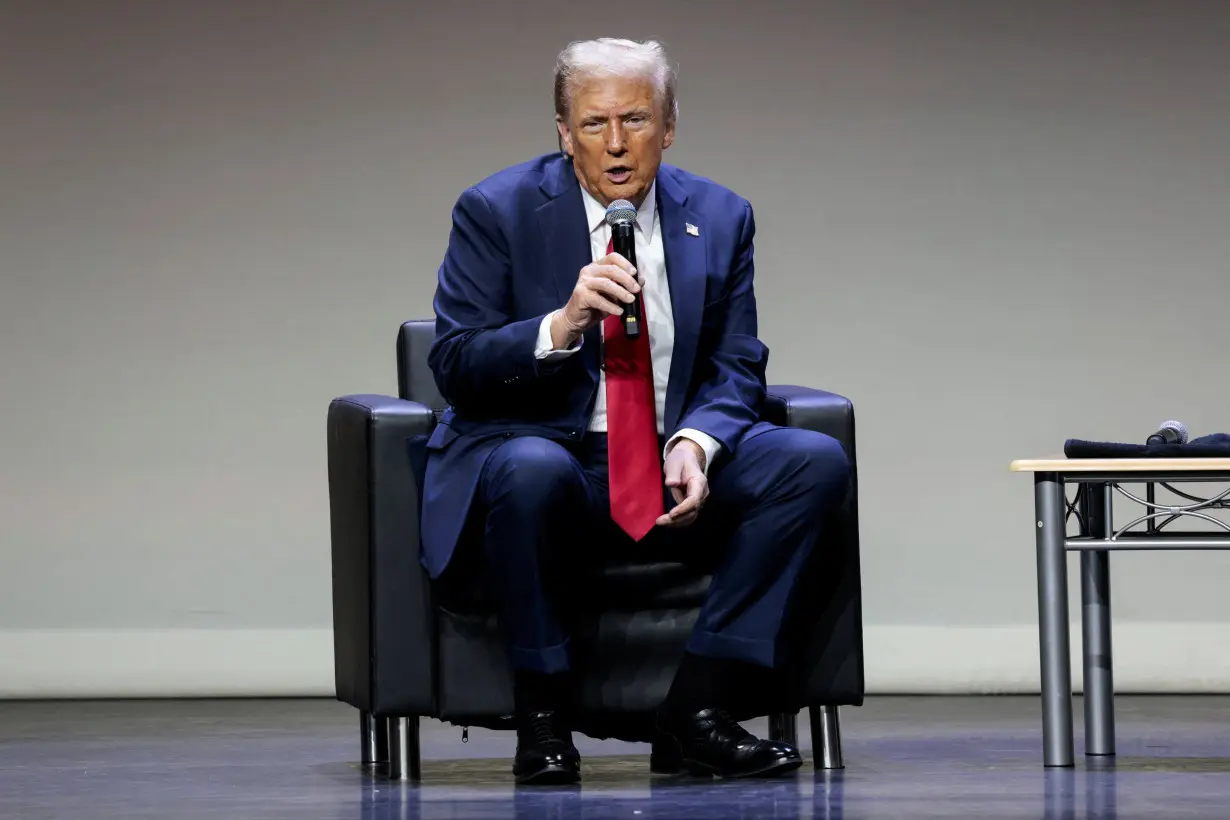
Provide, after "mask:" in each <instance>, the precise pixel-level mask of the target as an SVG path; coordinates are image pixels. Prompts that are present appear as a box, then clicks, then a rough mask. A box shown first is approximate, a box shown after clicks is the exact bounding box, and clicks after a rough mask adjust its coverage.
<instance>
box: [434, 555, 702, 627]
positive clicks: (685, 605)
mask: <svg viewBox="0 0 1230 820" xmlns="http://www.w3.org/2000/svg"><path fill="white" fill-rule="evenodd" d="M578 546H579V547H580V546H583V545H578ZM451 569H452V568H451V567H450V570H451ZM579 572H580V577H579V578H578V580H577V581H576V582H575V585H574V584H573V583H572V582H569V585H570V586H573V591H574V593H575V595H576V603H577V608H578V610H579V612H580V613H581V614H582V615H584V614H586V613H590V614H597V613H602V612H607V611H612V612H638V611H641V610H654V609H689V608H695V607H699V606H700V605H701V604H702V603H703V602H704V600H705V593H706V591H708V589H709V583H710V580H711V578H712V576H711V575H710V574H709V572H708V571H707V569H705V568H703V567H697V566H692V565H689V564H687V563H684V562H682V561H669V560H651V559H642V560H636V559H631V560H629V559H627V558H623V557H621V556H614V557H612V558H611V559H610V560H608V561H606V562H603V563H595V564H588V565H584V566H582V567H580V568H579ZM437 588H438V591H439V597H438V600H439V601H440V603H441V605H442V606H443V607H444V608H445V609H447V610H449V611H451V612H454V613H456V614H459V615H480V616H487V615H492V614H494V613H495V607H494V606H493V604H492V602H491V601H490V600H489V595H488V592H487V590H486V588H485V585H484V584H482V583H481V582H480V581H479V579H478V578H477V577H476V573H475V571H474V570H473V569H472V568H468V569H467V570H466V572H465V574H464V577H463V578H457V577H456V576H452V577H450V576H447V575H446V576H445V577H444V578H442V579H441V583H440V584H439V586H438V587H437Z"/></svg>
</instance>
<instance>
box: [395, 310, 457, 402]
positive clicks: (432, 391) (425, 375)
mask: <svg viewBox="0 0 1230 820" xmlns="http://www.w3.org/2000/svg"><path fill="white" fill-rule="evenodd" d="M435 335H436V323H435V322H434V321H431V320H426V319H419V320H415V321H411V322H406V323H405V324H403V325H402V326H401V330H400V331H399V332H398V334H397V395H398V396H399V397H400V398H403V399H407V400H409V401H417V402H418V403H419V404H425V405H427V406H428V407H430V408H431V409H432V410H443V409H444V408H445V406H446V405H447V402H446V401H444V397H443V396H441V395H440V390H439V389H438V388H437V387H436V378H435V376H434V375H432V372H431V368H430V367H428V366H427V351H428V350H430V349H431V342H432V340H433V339H434V338H435Z"/></svg>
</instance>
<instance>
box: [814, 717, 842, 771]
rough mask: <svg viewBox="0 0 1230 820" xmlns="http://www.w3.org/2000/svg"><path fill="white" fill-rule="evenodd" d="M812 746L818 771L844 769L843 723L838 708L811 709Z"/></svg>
mask: <svg viewBox="0 0 1230 820" xmlns="http://www.w3.org/2000/svg"><path fill="white" fill-rule="evenodd" d="M811 746H812V754H813V755H814V756H815V758H816V764H815V765H816V768H817V769H844V768H845V763H843V762H842V759H841V723H840V721H839V720H838V717H837V707H836V706H813V707H811Z"/></svg>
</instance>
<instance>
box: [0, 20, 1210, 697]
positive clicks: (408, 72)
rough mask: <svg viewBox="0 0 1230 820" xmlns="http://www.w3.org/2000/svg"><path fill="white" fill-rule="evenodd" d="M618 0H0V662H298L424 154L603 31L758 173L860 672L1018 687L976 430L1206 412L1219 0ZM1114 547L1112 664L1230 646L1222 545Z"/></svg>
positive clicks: (256, 684)
mask: <svg viewBox="0 0 1230 820" xmlns="http://www.w3.org/2000/svg"><path fill="white" fill-rule="evenodd" d="M619 9H620V11H619V13H618V14H614V13H612V14H603V13H602V12H601V10H600V7H599V6H594V5H593V4H589V5H586V4H583V3H576V2H571V1H570V0H564V1H563V2H550V3H541V2H536V3H530V4H514V3H492V2H488V3H483V4H471V3H465V2H454V3H409V2H407V3H367V2H354V0H346V1H345V2H342V0H335V1H334V2H313V3H307V2H289V1H288V2H274V1H273V0H211V2H184V1H180V2H155V0H148V2H136V0H131V1H128V2H120V1H118V0H114V1H113V2H107V3H98V2H89V1H88V0H61V1H60V2H54V1H53V0H39V1H36V0H30V1H29V2H12V1H11V0H10V2H5V3H3V4H2V5H0V54H3V55H4V70H3V71H2V72H0V190H2V192H3V195H2V196H0V273H2V276H3V290H2V292H0V384H2V385H3V393H2V395H3V402H2V405H0V406H2V407H3V414H2V419H3V423H0V658H2V659H3V660H2V661H0V666H2V667H3V673H0V694H3V695H16V696H24V695H89V694H96V695H115V694H129V695H139V694H168V695H170V694H210V693H248V694H277V693H321V694H329V693H331V692H332V665H331V643H330V641H331V633H330V605H329V595H330V577H329V553H328V511H327V503H326V479H325V435H324V417H325V409H326V406H327V403H328V401H329V399H330V398H331V397H333V396H334V395H337V394H341V393H347V392H356V391H363V392H367V391H373V392H396V382H395V374H394V370H393V361H394V360H393V339H394V334H395V331H396V328H397V326H398V323H399V322H400V321H402V320H403V319H407V318H411V317H422V316H425V315H428V314H429V312H430V300H431V295H432V290H433V287H434V278H435V271H436V267H437V265H438V264H439V260H440V258H441V255H442V253H443V251H444V247H445V243H446V240H447V232H448V228H449V210H450V207H451V205H452V202H453V200H454V198H455V197H456V196H457V194H458V193H459V192H460V191H461V190H462V189H463V188H464V187H465V186H466V185H468V184H470V183H472V182H474V181H476V180H478V179H480V178H481V177H483V176H485V175H486V174H488V173H490V172H493V171H495V170H497V169H499V168H501V167H503V166H505V165H508V164H512V163H514V162H518V161H520V160H523V159H527V158H529V157H531V156H533V155H536V154H539V153H545V152H547V151H551V150H553V149H554V147H555V144H554V137H553V126H552V111H551V97H550V91H551V77H550V71H551V66H552V62H553V59H554V56H555V54H556V53H557V52H558V50H559V49H560V48H562V47H563V46H564V45H565V44H566V43H567V42H568V41H569V40H570V39H574V38H582V37H591V36H601V35H616V36H630V37H637V38H641V37H649V36H653V37H659V38H661V39H662V40H664V41H665V43H666V44H667V45H668V47H669V48H670V50H671V52H672V54H673V56H674V58H675V59H676V60H677V61H678V62H679V63H680V65H681V79H680V94H681V119H680V122H679V134H678V141H677V143H676V146H675V147H674V148H672V149H671V150H670V152H669V153H668V155H667V156H668V159H669V160H670V161H672V162H674V163H676V164H679V165H682V166H684V167H687V168H688V169H690V170H692V171H695V172H698V173H701V174H705V175H707V176H711V177H714V178H716V179H717V180H719V181H721V182H723V183H725V184H727V185H729V186H730V187H732V188H734V189H735V190H737V191H739V192H740V193H742V194H743V195H745V196H747V197H748V198H749V199H750V200H751V201H752V203H753V205H754V206H755V208H756V211H757V221H758V225H759V228H760V232H759V236H758V241H757V260H758V266H757V270H758V277H757V282H758V291H759V297H760V305H761V316H762V329H763V336H764V338H765V340H766V341H767V342H768V344H769V345H770V347H771V348H772V350H773V356H772V362H771V368H770V370H771V378H772V379H773V380H775V381H783V382H797V383H803V384H810V385H817V386H823V387H826V388H829V389H832V390H836V391H840V392H843V393H845V394H846V395H848V396H850V397H852V398H853V399H854V401H855V403H856V405H857V407H858V414H859V423H860V428H859V435H860V438H859V447H860V453H859V454H860V459H861V468H862V481H863V484H862V487H863V496H862V498H863V511H864V514H863V544H864V548H863V549H864V551H863V555H864V568H865V589H866V613H865V614H866V622H867V644H868V645H867V649H868V677H869V685H870V688H871V689H872V691H1008V690H1013V691H1031V690H1035V689H1036V687H1037V654H1036V643H1037V639H1036V631H1035V627H1034V623H1035V620H1034V619H1035V614H1036V610H1035V606H1036V603H1035V596H1034V587H1033V568H1034V557H1033V541H1032V538H1033V534H1032V530H1031V524H1032V518H1031V516H1032V513H1031V504H1032V501H1031V491H1030V481H1029V479H1028V478H1027V477H1024V476H1014V475H1011V474H1009V473H1008V471H1007V465H1008V462H1009V461H1010V460H1011V459H1012V458H1015V457H1020V456H1031V455H1040V454H1047V453H1052V452H1057V451H1058V450H1059V449H1060V448H1061V447H1062V442H1063V440H1064V438H1065V437H1068V436H1089V437H1099V436H1101V437H1110V438H1118V439H1126V440H1137V439H1139V438H1140V437H1141V436H1143V435H1144V434H1146V433H1147V432H1149V431H1150V430H1152V429H1153V425H1155V424H1156V423H1157V422H1159V421H1161V420H1162V419H1164V418H1167V417H1170V416H1178V417H1180V418H1182V419H1184V420H1185V421H1187V423H1188V424H1189V426H1191V427H1192V428H1193V429H1194V430H1195V431H1196V432H1211V431H1215V430H1227V429H1230V386H1228V382H1227V379H1226V376H1225V373H1224V372H1223V371H1224V367H1225V363H1226V359H1225V352H1226V350H1227V348H1228V344H1227V343H1228V341H1230V338H1228V337H1230V333H1228V331H1227V324H1226V321H1225V314H1226V309H1227V304H1228V300H1227V297H1228V296H1230V261H1228V260H1230V230H1228V226H1230V158H1228V157H1227V147H1228V146H1230V48H1227V47H1226V44H1227V43H1230V7H1228V6H1227V5H1226V4H1223V3H1217V2H1208V3H1194V2H1170V3H1164V4H1163V3H1144V2H1139V3H1137V2H1116V3H1095V2H1086V3H1081V4H1073V3H1061V2H1044V3H1039V2H1033V3H1024V2H1020V3H1016V2H1000V3H986V2H973V1H972V0H971V2H930V3H909V2H904V0H903V1H902V2H895V3H889V2H858V3H853V2H851V3H802V2H797V3H775V2H762V3H751V2H738V3H734V2H727V3H721V2H712V1H710V2H695V3H687V2H674V3H661V2H655V3H645V2H626V3H623V4H621V5H620V6H619ZM607 19H611V20H616V21H617V22H611V23H607V22H604V20H607ZM1113 572H1114V579H1115V584H1116V601H1115V605H1116V618H1117V625H1116V632H1115V640H1116V650H1117V655H1118V661H1119V667H1118V670H1117V673H1118V681H1119V683H1120V684H1121V687H1122V688H1124V689H1136V690H1142V689H1143V690H1176V689H1193V690H1195V689H1205V690H1211V689H1222V688H1227V687H1230V655H1228V654H1227V653H1225V652H1221V651H1219V647H1224V646H1227V645H1230V602H1227V601H1226V599H1225V596H1224V595H1223V594H1222V592H1223V590H1224V589H1225V588H1226V587H1227V584H1230V556H1224V555H1219V554H1196V555H1175V556H1156V555H1123V556H1116V557H1115V559H1114V562H1113ZM1073 612H1074V615H1075V614H1076V613H1077V612H1078V610H1076V609H1074V610H1073ZM1078 647H1079V641H1074V649H1076V648H1078ZM1077 669H1078V670H1079V666H1078V667H1077Z"/></svg>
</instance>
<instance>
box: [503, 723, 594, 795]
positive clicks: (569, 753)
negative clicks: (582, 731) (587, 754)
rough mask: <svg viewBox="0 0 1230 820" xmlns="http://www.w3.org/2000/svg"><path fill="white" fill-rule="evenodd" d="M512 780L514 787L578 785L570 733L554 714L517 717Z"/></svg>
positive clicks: (576, 758)
mask: <svg viewBox="0 0 1230 820" xmlns="http://www.w3.org/2000/svg"><path fill="white" fill-rule="evenodd" d="M513 777H514V778H515V779H516V781H517V783H518V784H521V785H534V786H567V785H571V784H573V783H580V782H581V755H580V753H579V752H578V751H577V747H576V746H573V745H572V732H571V731H569V729H568V726H567V725H566V724H565V723H564V721H563V720H562V719H561V717H560V716H559V714H558V713H556V712H529V713H527V714H523V715H518V716H517V756H516V757H515V758H514V759H513Z"/></svg>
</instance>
